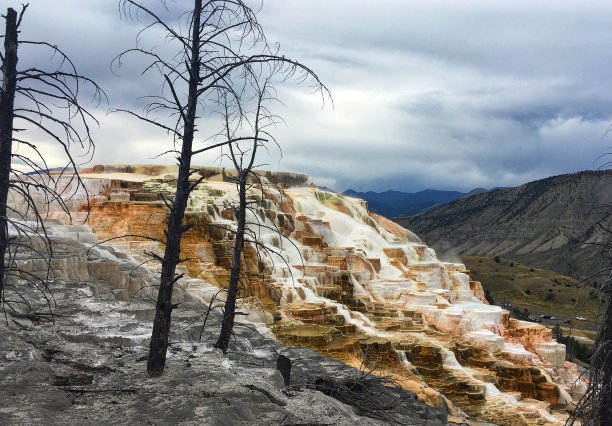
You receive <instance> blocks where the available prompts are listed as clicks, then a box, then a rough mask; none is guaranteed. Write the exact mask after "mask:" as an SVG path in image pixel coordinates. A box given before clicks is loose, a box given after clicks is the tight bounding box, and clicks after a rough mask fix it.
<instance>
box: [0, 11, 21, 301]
mask: <svg viewBox="0 0 612 426" xmlns="http://www.w3.org/2000/svg"><path fill="white" fill-rule="evenodd" d="M2 75H3V79H2V93H1V94H0V301H2V300H3V298H4V285H5V282H6V271H7V265H6V263H5V262H6V260H5V256H6V251H7V249H8V239H9V235H8V218H7V205H6V203H7V200H8V192H9V185H10V183H9V179H10V175H11V155H12V150H13V116H14V112H13V108H14V104H15V89H16V87H17V12H16V11H15V10H14V9H11V8H9V9H8V10H7V12H6V33H5V36H4V61H3V63H2Z"/></svg>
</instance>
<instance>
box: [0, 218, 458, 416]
mask: <svg viewBox="0 0 612 426" xmlns="http://www.w3.org/2000/svg"><path fill="white" fill-rule="evenodd" d="M55 229H56V231H57V230H59V231H58V233H60V234H63V235H72V238H67V237H53V248H54V251H55V257H56V260H55V261H54V263H53V269H54V271H55V275H56V280H55V283H54V284H53V285H52V288H51V290H52V298H53V299H52V301H51V305H52V309H51V311H49V309H48V306H47V305H46V304H45V303H44V298H43V297H42V294H41V293H39V292H38V291H37V290H36V289H35V288H34V287H33V286H30V285H27V284H26V283H24V282H21V283H15V286H13V288H12V289H9V294H10V295H11V297H12V300H13V301H14V300H15V299H14V297H15V296H16V295H17V293H16V292H15V290H17V289H18V290H19V292H20V294H21V296H23V299H22V300H27V301H28V305H29V306H23V305H20V304H18V303H17V304H15V303H13V304H12V305H13V307H15V308H16V311H15V310H11V309H5V310H3V311H2V316H3V320H2V321H1V322H0V334H1V336H2V339H0V401H2V402H1V403H0V424H3V425H105V424H130V425H141V424H142V425H162V424H164V425H167V424H184V425H260V424H270V425H306V424H308V425H354V424H359V425H378V424H398V423H399V424H407V425H435V424H444V423H446V412H445V411H444V410H436V409H433V408H431V407H427V406H425V405H424V404H421V403H418V402H416V400H415V397H414V395H412V394H410V393H409V392H401V391H399V390H396V393H395V394H393V397H390V398H388V399H385V398H383V397H381V395H380V394H378V395H377V396H376V397H377V398H379V403H380V404H382V405H381V407H383V408H385V409H384V410H378V411H377V412H370V413H367V412H365V411H364V410H363V407H359V406H351V405H347V404H345V403H343V402H340V400H344V401H345V402H347V401H349V400H350V397H351V395H350V396H349V399H347V396H346V395H339V394H336V395H335V396H336V398H334V397H332V396H328V395H326V393H329V394H331V393H332V392H330V390H331V389H330V386H329V385H330V384H334V383H336V384H338V383H339V384H340V385H339V387H338V389H340V388H341V384H342V383H347V380H348V381H349V382H350V380H359V379H360V378H362V377H363V374H364V373H363V372H360V371H357V370H354V369H351V368H349V367H346V366H345V365H344V364H342V363H340V362H337V361H332V360H330V359H328V358H325V357H322V356H320V355H318V354H316V353H314V352H313V351H310V350H308V349H292V348H286V347H284V346H283V345H282V344H280V343H279V342H277V341H276V340H274V339H272V338H270V337H269V336H266V330H265V328H264V329H261V330H262V331H263V334H262V333H260V331H258V330H256V329H255V326H254V325H253V324H251V323H243V324H242V325H240V326H238V327H237V329H236V339H235V341H234V342H233V344H232V350H231V353H229V354H228V355H227V356H223V354H222V353H221V352H220V351H219V350H217V349H214V348H213V347H212V342H213V341H214V340H213V339H211V338H210V337H211V334H212V333H213V332H214V331H215V330H218V328H219V323H220V316H219V314H218V313H216V312H212V313H211V315H210V316H209V317H208V320H207V323H206V327H205V328H204V329H202V325H203V319H202V314H203V313H204V312H205V311H206V306H204V305H203V304H201V303H199V302H195V301H193V300H191V299H190V298H189V296H188V295H185V296H183V303H182V304H181V305H180V309H177V310H176V312H175V315H174V316H173V339H175V342H174V343H173V344H172V347H171V349H170V352H169V358H168V363H167V368H166V371H165V373H164V375H163V376H162V377H161V378H155V379H151V378H149V377H148V376H147V374H146V356H147V344H148V338H149V336H150V328H151V323H152V318H153V315H154V304H153V303H152V302H151V301H150V300H148V299H146V298H138V297H136V298H133V299H132V298H129V297H126V295H125V290H126V288H127V287H128V286H129V284H130V283H131V285H146V283H147V282H149V280H151V279H153V276H152V274H151V273H150V272H149V271H148V270H146V269H144V268H137V269H135V268H136V266H137V264H135V263H134V262H133V261H131V260H129V259H127V258H126V256H125V255H122V254H121V253H117V252H115V251H114V250H113V249H111V248H102V247H97V248H94V249H90V250H88V249H87V248H86V247H85V245H83V244H82V243H79V242H78V241H77V239H81V240H89V239H91V234H89V233H88V232H87V228H85V227H74V228H67V227H56V228H55ZM67 230H68V231H69V232H67ZM18 262H19V263H20V265H21V266H22V267H23V268H25V269H27V270H29V271H30V272H32V273H34V274H37V273H46V270H45V268H44V263H43V262H40V261H38V260H35V259H33V257H32V254H31V253H22V254H21V255H20V259H19V260H18ZM121 283H123V288H122V286H121ZM126 284H127V285H126ZM6 308H8V307H6ZM50 312H51V313H52V316H50V315H49V313H50ZM201 333H202V339H201V340H200V334H201ZM267 333H269V332H267ZM280 354H283V355H284V356H286V357H288V358H289V359H290V360H292V362H293V368H292V370H291V379H290V380H291V383H290V386H285V384H284V381H283V377H282V376H281V374H280V373H279V372H278V371H277V370H276V364H277V359H278V357H279V355H280ZM363 392H367V390H363V391H362V393H363ZM364 395H366V396H367V394H364ZM389 395H391V394H389ZM339 399H340V400H339ZM352 400H353V401H354V403H355V404H354V405H357V404H358V403H359V401H360V399H359V395H358V391H357V390H354V391H353V393H352ZM385 404H386V405H385Z"/></svg>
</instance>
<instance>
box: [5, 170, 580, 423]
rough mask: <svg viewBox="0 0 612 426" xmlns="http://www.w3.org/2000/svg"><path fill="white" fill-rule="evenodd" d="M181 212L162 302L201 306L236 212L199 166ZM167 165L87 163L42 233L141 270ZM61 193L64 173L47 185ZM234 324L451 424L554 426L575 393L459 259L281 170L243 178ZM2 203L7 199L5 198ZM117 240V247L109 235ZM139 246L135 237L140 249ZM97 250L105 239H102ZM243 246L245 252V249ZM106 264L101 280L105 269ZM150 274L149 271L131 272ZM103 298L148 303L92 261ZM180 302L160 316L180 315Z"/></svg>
mask: <svg viewBox="0 0 612 426" xmlns="http://www.w3.org/2000/svg"><path fill="white" fill-rule="evenodd" d="M198 170H199V171H198V172H197V173H195V174H194V175H193V177H192V179H193V180H194V182H195V181H196V180H197V179H198V178H200V177H202V178H204V180H203V181H202V182H201V183H199V184H198V185H197V186H196V188H195V189H194V191H193V193H192V194H191V196H190V198H189V202H188V207H187V213H186V219H185V221H186V223H188V224H190V225H191V228H190V229H189V231H188V232H187V233H186V234H185V236H184V237H183V242H182V253H181V257H182V258H187V259H188V260H187V261H186V262H185V263H184V264H182V266H181V267H180V268H179V269H180V270H181V271H180V272H185V273H186V275H185V277H184V278H183V279H181V280H180V281H178V283H177V286H176V288H175V293H174V298H175V300H176V303H180V302H184V301H190V300H196V301H200V302H203V303H205V304H206V305H209V304H210V303H211V300H212V299H213V297H215V300H214V301H213V305H215V304H218V303H217V302H218V301H222V300H223V293H222V292H221V293H219V294H217V293H218V290H219V289H222V288H224V287H226V286H227V285H228V280H229V270H230V265H231V262H232V248H233V242H234V231H235V229H236V225H235V209H236V208H237V205H238V196H237V189H236V185H235V184H234V183H233V181H232V177H233V176H234V175H233V171H232V170H229V169H222V168H212V167H203V168H198ZM176 174H177V168H176V167H174V166H153V165H113V166H95V167H93V168H90V169H86V170H82V171H81V173H80V175H81V178H82V179H83V182H84V185H85V187H86V189H87V191H86V192H85V191H84V190H83V189H78V190H77V194H76V196H74V197H72V199H71V200H70V201H69V202H68V206H69V210H70V213H71V216H72V221H71V222H70V221H69V218H68V215H67V214H66V212H64V211H62V210H61V209H59V208H57V209H52V211H51V212H50V217H51V219H50V223H52V224H54V225H53V226H52V227H51V229H53V233H54V235H70V236H71V237H72V238H77V239H79V240H80V241H81V242H82V243H84V244H85V245H93V244H96V243H97V242H101V241H105V240H108V241H106V242H104V245H106V246H109V247H112V249H113V250H114V251H116V252H117V253H123V254H124V256H130V257H132V258H134V259H137V260H139V261H140V262H141V263H142V262H145V261H148V260H149V259H150V257H148V256H147V254H146V253H157V254H160V255H161V254H162V249H161V247H162V245H161V244H159V243H158V242H156V241H154V239H159V240H163V239H164V229H165V223H166V219H167V214H168V213H167V208H166V205H165V203H166V202H167V201H168V200H172V197H173V192H174V188H175V185H176ZM59 179H60V180H61V181H62V182H64V181H65V185H67V186H68V188H67V192H70V191H71V189H72V188H75V189H76V186H75V181H74V180H71V179H70V177H69V176H63V177H59ZM248 201H249V207H250V208H249V210H248V212H247V222H248V229H249V232H248V233H247V239H248V240H249V241H251V242H250V243H248V244H247V246H246V248H245V252H244V255H243V259H242V270H243V273H244V277H245V279H244V281H243V282H241V286H242V287H241V290H240V296H241V299H240V300H241V306H240V310H241V311H242V312H244V313H246V314H248V315H244V316H241V318H240V320H241V321H251V322H252V323H254V324H256V325H257V326H258V327H262V325H263V324H265V326H266V327H267V329H268V330H269V331H271V333H273V335H274V336H275V338H276V339H277V340H279V341H280V342H282V343H283V344H284V345H286V346H291V347H306V348H310V349H313V350H315V351H316V352H318V353H320V354H321V355H324V356H326V357H329V358H333V359H335V360H338V361H341V362H343V363H345V364H347V365H349V366H352V367H356V368H362V369H367V370H368V371H369V370H371V371H372V372H371V374H375V375H381V376H390V377H391V378H393V379H394V380H396V381H397V382H398V383H400V384H401V386H402V387H403V388H405V389H407V390H410V391H412V392H414V393H415V394H416V397H417V398H418V399H419V400H420V401H422V402H425V403H426V404H428V405H431V406H433V407H444V408H445V409H446V410H448V412H449V415H451V416H454V417H455V418H461V417H462V416H464V417H465V416H469V417H470V418H472V419H477V420H478V421H481V422H490V423H494V424H503V425H544V424H563V422H564V421H565V419H566V418H567V414H566V413H567V411H568V410H571V409H572V408H573V407H574V404H575V403H576V402H577V401H578V399H579V398H580V397H581V396H582V395H583V393H584V391H585V389H586V383H585V381H584V379H583V378H581V377H580V374H579V372H578V369H577V367H576V365H574V364H572V363H569V362H567V361H565V346H564V345H562V344H559V343H557V342H556V341H555V340H554V339H553V338H552V335H551V330H549V329H547V328H546V327H544V326H542V325H539V324H535V323H529V322H524V321H519V320H515V319H510V318H509V313H508V311H506V310H504V309H502V308H500V307H498V306H491V305H489V304H488V303H487V301H486V299H485V297H484V293H483V289H482V287H481V285H480V283H479V282H477V281H474V280H472V279H471V278H470V271H468V270H466V268H465V266H464V265H463V264H461V263H449V262H442V261H440V260H438V259H437V257H436V253H435V252H434V250H433V249H431V248H430V247H428V246H427V245H426V244H425V243H423V242H422V241H421V240H420V239H419V238H418V236H416V235H414V234H413V233H412V232H410V231H409V230H407V229H404V228H402V227H401V226H399V225H398V224H396V223H394V222H392V221H390V220H388V219H386V218H384V217H381V216H379V215H376V214H374V213H372V212H369V211H368V208H367V203H366V202H365V201H363V200H360V199H356V198H350V197H347V196H342V195H339V194H337V193H333V192H328V191H325V190H322V189H319V188H318V187H317V186H315V185H314V184H312V183H310V182H309V180H308V177H307V176H306V175H302V174H296V173H282V172H266V171H259V172H258V176H257V178H253V179H252V182H251V186H250V188H249V192H248ZM15 202H16V203H17V204H18V201H15ZM117 237H121V238H117ZM143 237H147V238H143ZM109 239H110V240H109ZM253 241H257V243H254V242H253ZM105 268H107V269H108V270H107V269H105ZM142 268H145V269H146V270H147V271H149V272H147V274H148V276H150V277H152V278H150V279H151V280H154V279H155V276H156V275H155V272H157V271H158V269H157V268H158V266H156V263H154V262H147V263H146V264H145V265H144V266H143V267H142ZM96 271H98V272H97V273H99V274H100V275H105V276H107V277H108V279H109V281H110V282H112V283H113V285H114V286H115V287H116V294H117V297H118V298H122V299H123V300H129V299H130V298H132V297H134V296H136V297H138V298H142V297H153V298H155V297H156V288H155V286H154V285H143V284H142V280H141V281H138V280H132V279H130V277H129V276H128V275H126V274H121V273H119V272H121V271H115V270H113V269H112V267H111V266H108V267H107V266H105V260H104V259H103V258H102V259H100V260H99V265H97V266H96ZM180 309H181V308H180V304H179V305H178V307H177V309H176V311H175V314H174V315H180Z"/></svg>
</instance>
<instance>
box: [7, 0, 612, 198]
mask: <svg viewBox="0 0 612 426" xmlns="http://www.w3.org/2000/svg"><path fill="white" fill-rule="evenodd" d="M146 3H149V4H154V3H158V0H147V1H145V4H146ZM182 3H184V4H186V5H187V6H188V5H190V4H191V3H192V2H191V1H186V0H184V1H183V0H177V4H179V5H180V4H182ZM7 4H8V5H9V6H13V7H15V8H18V7H20V4H21V2H17V1H13V0H8V2H3V7H4V5H7ZM259 19H260V23H261V24H262V25H263V27H264V30H265V32H266V34H267V36H268V39H269V40H270V41H275V42H279V43H280V45H281V49H282V52H283V53H284V54H285V55H286V56H287V57H291V58H295V59H298V60H299V61H300V62H303V63H305V64H307V65H308V66H310V67H311V68H312V69H314V70H315V71H316V72H317V73H318V75H319V77H320V78H321V79H322V80H323V82H324V83H325V84H326V85H327V86H328V87H329V88H330V89H331V91H332V96H333V107H332V106H331V104H330V103H326V104H325V105H322V104H321V99H320V97H317V96H313V95H311V94H309V93H308V90H307V88H300V87H299V86H297V87H296V86H294V85H291V86H288V87H287V88H286V89H284V90H281V92H280V95H281V97H282V100H283V101H284V103H285V104H286V106H284V107H283V106H281V107H280V108H279V109H278V110H277V111H276V112H278V113H279V114H281V115H282V116H283V117H284V119H285V120H286V126H279V127H278V128H277V129H276V130H275V135H276V137H277V139H278V141H279V142H280V144H281V145H282V147H283V156H282V159H281V158H280V155H279V154H278V152H277V151H275V150H271V154H270V156H268V157H265V158H263V157H262V159H261V161H262V162H263V161H265V162H267V163H268V164H269V165H268V166H266V168H270V169H276V170H291V171H296V172H303V173H307V174H309V175H310V176H311V178H312V179H313V180H314V181H315V182H316V183H318V184H319V185H325V186H328V187H331V188H334V189H336V190H339V191H343V190H345V189H348V188H353V189H356V190H364V191H365V190H375V191H382V190H386V189H395V190H403V191H416V190H422V189H426V188H434V189H453V190H463V191H468V190H471V189H473V188H476V187H485V188H491V187H496V186H513V185H518V184H522V183H525V182H528V181H530V180H534V179H538V178H543V177H546V176H550V175H554V174H561V173H568V172H574V171H579V170H585V169H590V168H592V167H593V164H594V162H595V161H596V160H597V158H598V156H599V155H601V154H602V153H604V152H605V151H606V149H608V147H609V146H611V145H612V138H611V137H609V136H606V130H607V129H608V128H609V126H610V125H611V124H612V51H611V50H610V46H612V2H610V1H590V0H589V1H584V0H577V1H562V0H555V1H544V0H540V1H537V2H534V1H517V0H512V1H501V0H496V1H490V0H483V1H461V2H459V1H456V0H445V1H434V0H423V1H418V2H417V1H408V0H396V1H382V0H371V1H362V0H342V1H340V0H325V1H323V0H307V1H306V0H300V1H298V0H293V1H291V0H267V1H265V3H264V4H263V8H262V10H261V12H260V13H259ZM138 29H139V26H138V25H137V24H136V23H133V22H130V21H129V20H125V19H123V20H122V19H120V16H119V11H118V0H87V1H84V0H30V8H29V9H28V11H27V14H26V16H25V17H24V21H23V24H22V27H21V30H22V33H21V36H20V37H21V38H22V39H30V40H33V39H45V40H48V41H49V42H51V43H54V44H57V45H58V46H60V47H62V48H63V50H64V51H65V52H66V53H68V55H69V56H70V57H71V58H72V59H73V61H74V63H75V65H76V66H77V68H78V69H79V70H80V71H81V72H82V73H83V74H86V75H88V76H89V77H91V78H93V79H95V80H96V81H98V82H99V84H100V85H101V86H103V88H104V90H105V91H106V93H107V95H108V98H109V104H108V105H102V107H101V108H100V109H98V110H96V112H95V114H96V116H97V117H98V118H99V119H100V128H99V129H95V130H94V137H95V139H96V144H97V149H96V153H95V156H94V159H93V163H96V164H100V163H156V162H157V163H159V162H170V161H172V159H171V158H167V159H165V160H163V159H153V157H154V155H155V154H157V153H159V152H161V151H164V150H165V149H168V146H169V140H168V136H166V135H165V134H163V133H160V132H158V131H157V130H156V129H154V128H152V127H149V126H147V125H145V124H143V123H140V122H138V121H135V120H133V119H131V118H129V117H127V116H124V115H120V114H111V115H106V110H107V109H108V108H112V107H115V108H116V107H119V108H121V107H132V106H134V105H137V101H136V98H137V97H138V96H141V95H142V94H143V93H147V92H148V93H149V94H155V93H154V92H155V91H158V90H159V87H160V84H161V83H160V80H159V77H158V76H156V75H154V74H151V75H150V76H149V75H146V76H144V77H140V78H138V79H134V78H131V77H130V74H129V72H128V71H127V70H126V72H125V73H120V76H115V75H113V74H112V73H111V72H110V69H109V64H110V62H111V60H112V58H113V57H114V56H115V55H117V54H118V53H120V52H121V51H122V50H124V49H126V48H129V47H133V46H134V40H135V34H136V31H137V30H138ZM159 44H160V45H161V46H162V47H161V49H163V44H164V42H163V40H160V42H159ZM23 55H31V53H27V52H24V53H23ZM31 59H32V58H30V57H27V56H26V57H23V60H22V63H27V62H28V60H31ZM37 59H38V58H37ZM40 59H42V60H46V59H47V58H46V57H45V56H43V57H41V58H40ZM47 152H48V154H47V155H48V156H49V158H51V159H52V158H53V152H52V151H47ZM214 162H215V157H214V156H209V157H206V158H203V159H202V160H200V161H198V163H201V164H202V163H208V164H213V163H214Z"/></svg>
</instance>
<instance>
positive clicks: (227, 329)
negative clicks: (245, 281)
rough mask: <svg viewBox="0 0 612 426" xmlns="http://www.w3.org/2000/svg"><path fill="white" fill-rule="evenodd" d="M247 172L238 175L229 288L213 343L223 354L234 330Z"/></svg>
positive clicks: (244, 221) (244, 222) (244, 216)
mask: <svg viewBox="0 0 612 426" xmlns="http://www.w3.org/2000/svg"><path fill="white" fill-rule="evenodd" d="M247 177H248V171H244V170H241V171H240V172H239V174H238V197H239V206H238V217H237V218H236V220H237V222H238V226H237V229H236V241H235V243H234V252H233V257H232V269H231V272H230V280H229V286H228V289H227V299H226V300H225V307H224V310H223V323H222V324H221V333H220V334H219V339H218V340H217V343H215V347H217V348H220V349H221V350H222V351H223V353H227V348H228V347H229V342H230V338H231V337H232V330H233V329H234V317H235V316H236V297H237V296H238V285H239V284H240V262H241V259H242V250H243V249H244V231H245V227H246V181H247Z"/></svg>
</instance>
